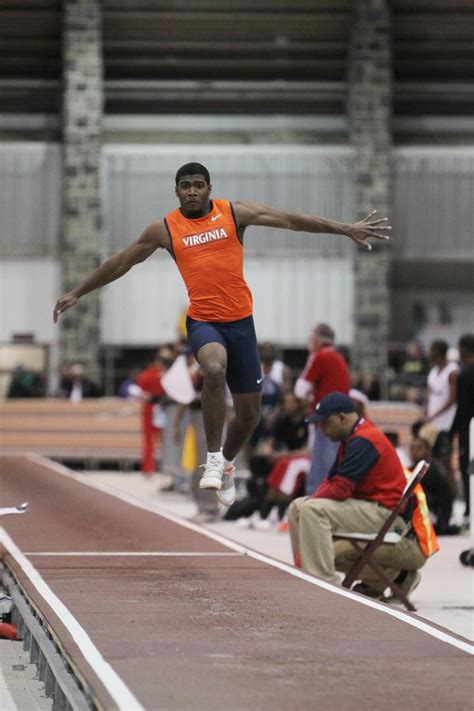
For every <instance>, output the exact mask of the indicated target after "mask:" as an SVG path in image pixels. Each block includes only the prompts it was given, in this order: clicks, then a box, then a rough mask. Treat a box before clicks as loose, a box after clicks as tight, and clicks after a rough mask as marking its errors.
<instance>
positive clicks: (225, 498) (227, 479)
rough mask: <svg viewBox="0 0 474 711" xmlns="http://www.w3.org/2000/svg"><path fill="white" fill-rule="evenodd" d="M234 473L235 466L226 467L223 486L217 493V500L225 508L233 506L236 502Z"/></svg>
mask: <svg viewBox="0 0 474 711" xmlns="http://www.w3.org/2000/svg"><path fill="white" fill-rule="evenodd" d="M234 472H235V467H234V465H233V464H229V465H228V466H227V467H225V469H224V473H223V474H222V484H221V488H220V489H219V491H218V492H217V499H218V500H219V501H220V502H221V504H223V505H224V506H232V504H233V503H234V501H235V484H234Z"/></svg>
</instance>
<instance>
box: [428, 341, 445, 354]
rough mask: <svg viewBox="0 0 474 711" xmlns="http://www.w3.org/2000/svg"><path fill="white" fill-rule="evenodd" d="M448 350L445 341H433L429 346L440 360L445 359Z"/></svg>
mask: <svg viewBox="0 0 474 711" xmlns="http://www.w3.org/2000/svg"><path fill="white" fill-rule="evenodd" d="M448 348H449V346H448V344H447V343H446V341H433V343H432V344H431V349H432V350H433V351H435V353H438V354H439V355H440V356H441V357H442V358H446V354H447V352H448Z"/></svg>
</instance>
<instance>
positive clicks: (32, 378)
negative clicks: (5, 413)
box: [7, 363, 45, 399]
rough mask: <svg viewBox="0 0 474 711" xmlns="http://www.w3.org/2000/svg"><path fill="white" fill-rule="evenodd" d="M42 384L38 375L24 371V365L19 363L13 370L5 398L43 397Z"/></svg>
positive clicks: (43, 389)
mask: <svg viewBox="0 0 474 711" xmlns="http://www.w3.org/2000/svg"><path fill="white" fill-rule="evenodd" d="M44 396H45V387H44V382H43V379H42V377H41V375H40V374H39V373H35V372H34V371H32V370H26V368H25V367H24V365H22V364H21V363H19V364H18V365H17V366H16V367H15V369H14V370H13V373H12V377H11V380H10V383H9V385H8V389H7V398H8V399H14V398H26V397H44Z"/></svg>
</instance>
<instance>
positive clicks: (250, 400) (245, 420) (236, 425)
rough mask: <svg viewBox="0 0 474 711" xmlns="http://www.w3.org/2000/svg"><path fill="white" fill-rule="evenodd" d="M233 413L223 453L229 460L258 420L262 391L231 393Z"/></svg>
mask: <svg viewBox="0 0 474 711" xmlns="http://www.w3.org/2000/svg"><path fill="white" fill-rule="evenodd" d="M233 399H234V409H235V415H234V417H233V418H232V419H231V421H230V422H229V426H228V428H227V435H226V438H225V443H224V448H223V455H224V457H225V458H226V459H227V460H228V461H229V462H230V461H232V460H233V459H234V457H236V456H237V454H238V453H239V452H240V450H241V449H242V447H243V446H244V444H245V442H246V441H247V440H248V438H249V437H250V435H251V434H252V432H253V431H254V429H255V428H256V426H257V425H258V423H259V420H260V408H261V402H262V393H260V392H257V393H239V394H235V393H234V395H233Z"/></svg>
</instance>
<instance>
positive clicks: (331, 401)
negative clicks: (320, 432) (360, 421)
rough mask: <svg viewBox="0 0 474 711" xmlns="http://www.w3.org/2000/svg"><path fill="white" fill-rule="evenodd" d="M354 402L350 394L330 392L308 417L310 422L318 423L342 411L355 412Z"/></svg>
mask: <svg viewBox="0 0 474 711" xmlns="http://www.w3.org/2000/svg"><path fill="white" fill-rule="evenodd" d="M355 411H356V409H355V407H354V403H353V401H352V398H350V397H349V395H344V393H338V392H334V393H329V395H326V396H325V397H323V399H322V400H321V401H320V402H318V404H317V405H316V410H315V411H314V413H313V414H312V415H311V417H308V420H307V421H308V422H314V423H318V422H321V421H322V420H325V419H326V417H329V415H337V414H339V413H340V412H355Z"/></svg>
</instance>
